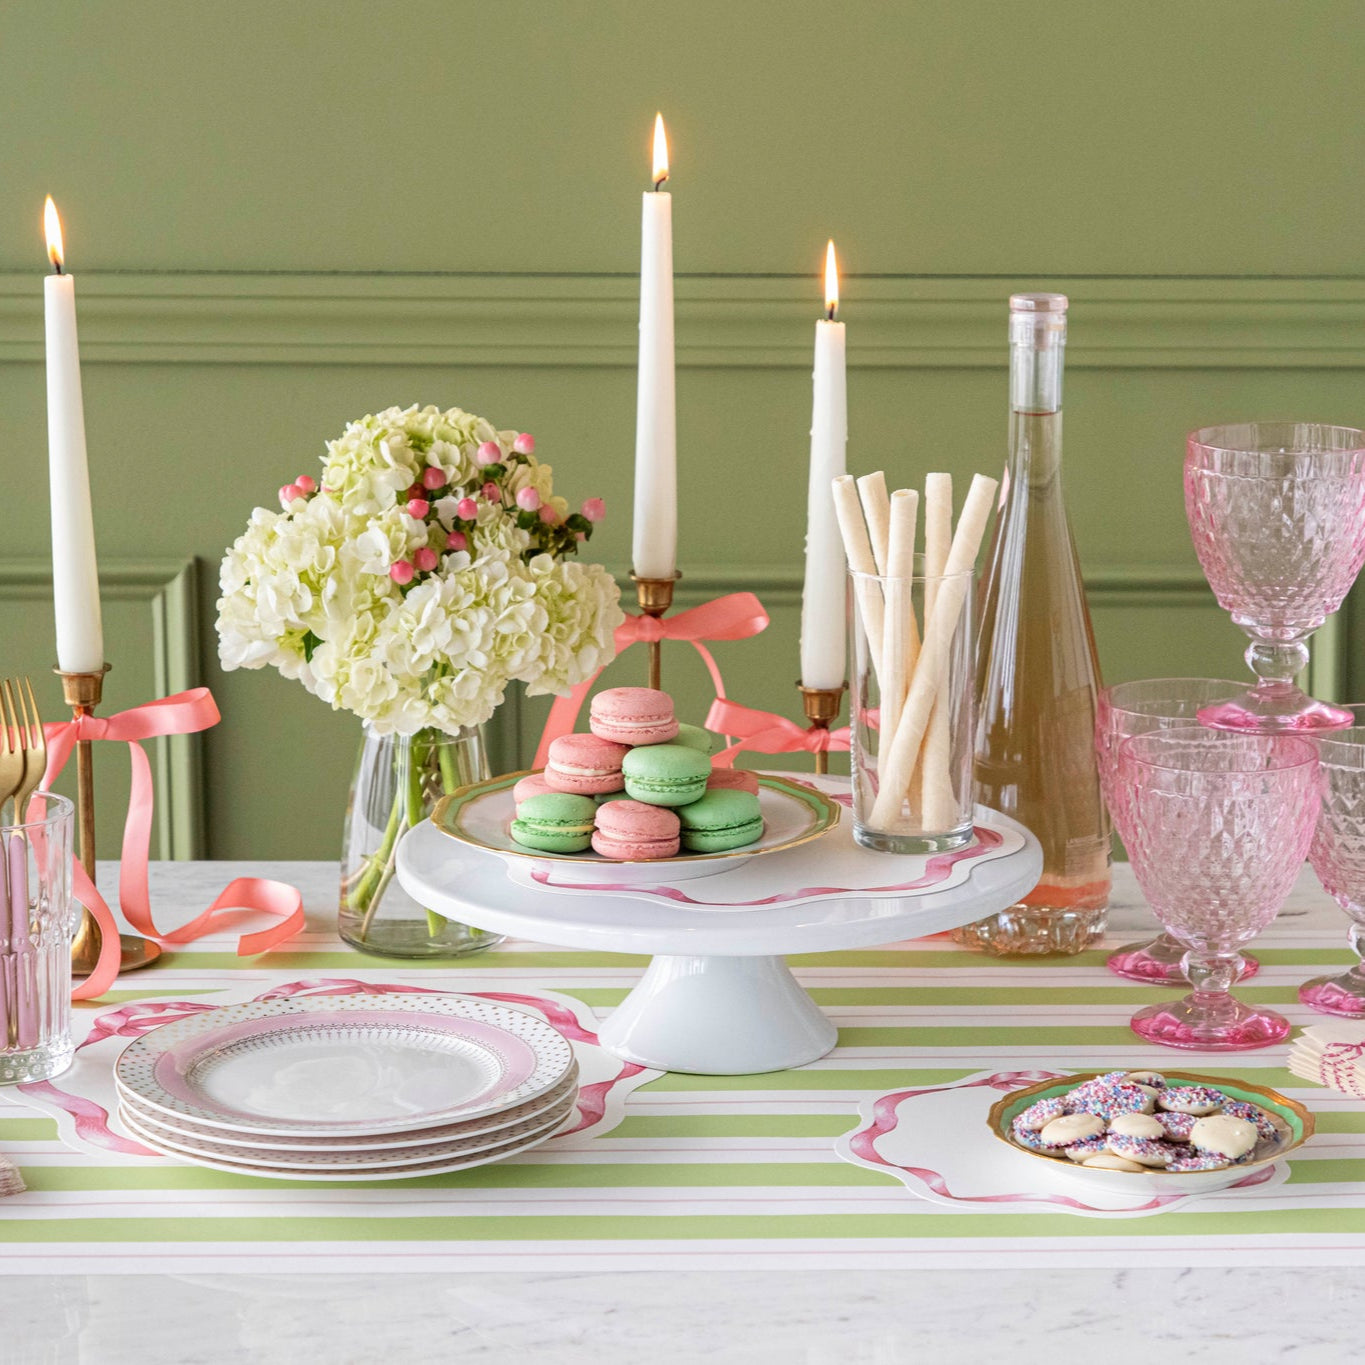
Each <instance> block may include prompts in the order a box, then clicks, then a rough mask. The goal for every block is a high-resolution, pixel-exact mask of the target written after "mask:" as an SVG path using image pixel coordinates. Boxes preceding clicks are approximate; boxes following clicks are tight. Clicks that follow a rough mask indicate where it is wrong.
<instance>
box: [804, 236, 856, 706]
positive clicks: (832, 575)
mask: <svg viewBox="0 0 1365 1365" xmlns="http://www.w3.org/2000/svg"><path fill="white" fill-rule="evenodd" d="M838 311H839V270H838V266H837V265H836V263H835V259H834V243H833V242H831V243H830V244H829V246H828V247H827V248H826V250H825V316H824V317H823V318H822V319H820V320H819V321H818V322H817V323H816V324H815V375H814V379H815V392H814V396H813V401H812V404H811V424H810V485H809V490H808V493H807V501H806V581H805V586H804V588H803V589H802V593H801V685H802V686H803V687H817V688H829V687H842V686H843V684H844V652H845V648H846V645H845V640H844V552H843V548H842V546H841V544H840V540H839V523H838V519H837V517H836V516H835V512H834V497H833V494H832V493H831V492H830V484H831V483H832V481H833V480H834V479H836V478H838V476H839V475H840V474H843V473H844V472H845V457H846V447H847V445H848V390H847V381H846V377H845V366H844V324H843V323H842V322H836V321H835V315H836V314H837V313H838Z"/></svg>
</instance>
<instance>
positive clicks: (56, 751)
mask: <svg viewBox="0 0 1365 1365" xmlns="http://www.w3.org/2000/svg"><path fill="white" fill-rule="evenodd" d="M218 721H219V714H218V706H217V703H216V702H215V701H214V700H213V696H212V694H211V693H210V692H209V690H208V688H207V687H194V688H191V689H190V690H189V691H188V692H178V693H176V695H175V696H173V697H162V698H161V699H160V700H158V701H149V702H143V704H142V705H141V706H134V707H132V708H131V709H130V710H128V711H119V712H117V713H116V714H114V715H112V716H80V717H78V718H76V719H74V720H65V721H58V722H56V723H55V724H51V725H44V726H43V732H44V734H45V735H46V736H47V771H46V772H45V773H44V774H43V782H42V790H44V791H46V790H48V788H50V787H51V786H52V784H53V782H55V781H56V780H57V777H58V775H59V774H60V773H61V771H62V769H63V768H64V767H65V766H66V762H67V760H68V759H69V758H70V757H71V751H72V750H73V749H74V748H75V747H76V742H77V740H82V739H90V740H96V739H112V740H118V741H121V742H123V743H126V744H127V745H128V758H129V762H130V763H131V765H132V788H131V790H130V792H129V795H128V816H127V819H126V820H125V821H124V824H123V853H122V862H121V864H120V866H119V905H120V907H121V908H122V910H123V913H124V915H125V916H126V917H127V920H128V923H129V924H130V925H132V927H133V928H134V929H135V930H136V931H137V932H138V933H139V934H144V935H145V936H146V937H148V938H154V939H157V940H158V941H159V942H161V943H189V942H190V941H192V940H193V939H196V938H202V937H203V936H204V935H205V934H207V933H209V932H210V931H212V930H213V929H215V928H217V927H218V926H219V924H220V923H222V922H223V921H224V920H227V921H229V922H235V921H236V919H237V918H238V915H239V913H240V912H243V911H258V910H259V911H264V912H265V913H266V914H270V915H275V916H278V917H279V919H280V923H279V924H275V925H271V926H270V927H269V928H268V929H260V930H257V931H256V932H255V933H250V934H243V935H242V937H241V938H240V939H239V940H238V942H237V952H238V954H239V955H240V956H242V957H249V956H251V955H252V954H254V953H263V952H265V951H266V949H268V948H273V947H275V945H276V944H279V943H283V942H284V941H285V939H288V938H292V937H293V935H295V934H296V933H298V931H299V930H300V929H302V928H303V923H304V919H303V897H302V896H301V895H300V894H299V892H298V890H297V889H296V888H295V887H292V886H289V885H287V884H286V883H284V882H276V881H270V880H267V879H265V878H261V877H238V878H237V879H236V880H235V881H233V882H232V883H230V884H229V885H228V886H226V887H224V889H223V890H222V892H221V893H220V894H219V895H218V897H217V898H216V899H215V900H214V902H213V904H212V905H210V906H209V907H208V909H207V910H205V911H204V912H203V913H202V914H200V915H197V916H196V917H195V918H194V919H193V920H191V921H190V922H189V923H188V924H186V925H184V926H182V927H181V928H179V929H174V930H172V931H171V932H170V933H168V934H163V933H161V932H160V930H158V929H157V927H156V925H155V924H154V923H153V921H152V907H151V899H150V895H149V891H148V886H147V858H148V851H149V848H150V845H151V838H152V809H153V801H154V792H153V785H152V766H151V763H150V762H149V761H148V759H147V754H146V752H145V750H144V749H143V748H142V743H141V741H142V740H144V739H155V738H157V737H159V736H163V735H191V734H194V733H196V732H197V731H200V730H207V729H208V728H209V727H210V726H213V725H216V724H217V723H218ZM72 879H73V887H74V891H75V896H76V899H77V900H78V901H79V902H80V903H81V904H82V905H84V906H85V907H86V908H87V909H88V910H89V911H90V913H91V914H92V915H93V916H94V917H95V922H96V923H97V924H98V925H99V927H100V936H101V940H102V941H101V944H100V957H99V962H98V963H97V964H96V966H95V970H94V971H93V972H92V973H91V974H90V976H88V977H87V978H86V979H85V981H83V982H82V983H81V984H80V985H79V986H77V987H76V989H75V990H73V991H72V993H71V995H72V999H74V1000H89V999H92V998H93V997H95V996H97V995H103V994H104V992H105V991H107V990H108V989H109V987H110V986H111V985H112V984H113V982H114V978H115V977H116V976H117V975H118V968H119V941H118V925H117V923H116V922H115V920H114V916H113V913H112V912H111V911H110V909H109V906H108V904H107V903H106V901H105V899H104V897H103V896H101V895H100V893H99V891H98V890H97V889H96V888H95V885H94V883H93V882H92V881H91V880H90V878H89V877H88V876H87V875H86V872H85V869H84V868H83V867H82V866H81V865H80V863H79V862H76V863H75V864H74V866H73V878H72Z"/></svg>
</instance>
